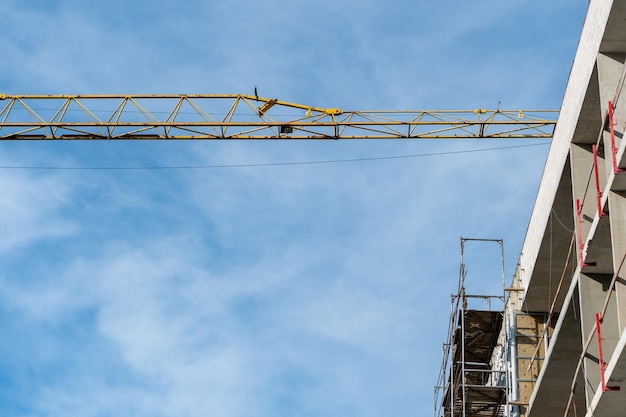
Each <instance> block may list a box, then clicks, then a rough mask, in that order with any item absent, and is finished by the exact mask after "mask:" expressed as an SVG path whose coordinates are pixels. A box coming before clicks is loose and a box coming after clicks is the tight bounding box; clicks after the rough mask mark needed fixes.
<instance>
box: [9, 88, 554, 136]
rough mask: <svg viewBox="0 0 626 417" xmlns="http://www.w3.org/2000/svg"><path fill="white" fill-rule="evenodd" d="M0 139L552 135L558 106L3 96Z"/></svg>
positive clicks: (204, 96)
mask: <svg viewBox="0 0 626 417" xmlns="http://www.w3.org/2000/svg"><path fill="white" fill-rule="evenodd" d="M0 106H1V107H0V140H72V139H75V140H76V139H88V140H99V139H108V140H110V139H120V140H124V139H165V140H169V139H171V140H176V139H215V140H225V139H275V140H288V139H458V138H493V139H512V138H551V137H552V133H553V130H554V126H555V124H556V119H557V116H558V111H556V110H500V109H497V110H486V109H477V110H371V111H363V110H359V111H344V110H341V109H338V108H320V107H312V106H306V105H302V104H296V103H289V102H283V101H279V100H278V99H275V98H272V99H270V98H263V97H257V96H252V95H243V94H166V95H151V94H150V95H149V94H137V95H107V94H97V95H6V94H2V95H0Z"/></svg>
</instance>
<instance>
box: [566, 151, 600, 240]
mask: <svg viewBox="0 0 626 417" xmlns="http://www.w3.org/2000/svg"><path fill="white" fill-rule="evenodd" d="M570 166H571V175H572V197H573V200H574V201H573V202H572V204H573V209H574V215H576V200H580V204H581V207H582V215H581V223H580V225H579V224H577V225H576V227H577V228H578V227H580V228H581V235H582V239H583V242H584V241H586V239H587V235H588V234H589V229H590V228H591V223H592V222H593V218H594V216H595V214H596V211H597V209H596V201H595V185H594V184H593V175H592V174H593V153H592V149H591V144H572V145H571V147H570Z"/></svg>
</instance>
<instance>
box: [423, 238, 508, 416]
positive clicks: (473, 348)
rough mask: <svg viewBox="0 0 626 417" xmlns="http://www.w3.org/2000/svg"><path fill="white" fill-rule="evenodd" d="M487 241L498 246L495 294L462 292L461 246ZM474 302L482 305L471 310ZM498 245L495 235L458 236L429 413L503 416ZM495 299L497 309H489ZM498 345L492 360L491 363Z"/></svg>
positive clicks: (505, 355)
mask: <svg viewBox="0 0 626 417" xmlns="http://www.w3.org/2000/svg"><path fill="white" fill-rule="evenodd" d="M469 241H479V242H493V243H497V244H498V245H499V247H500V253H501V275H502V276H501V279H502V288H503V292H502V294H501V295H476V294H467V293H466V290H465V278H466V269H465V263H464V252H465V244H466V243H467V242H469ZM474 300H483V301H485V302H486V303H487V309H475V308H472V306H471V305H470V304H471V303H472V301H474ZM505 301H506V299H505V293H504V246H503V241H502V240H501V239H471V238H463V237H462V238H461V266H460V273H459V283H458V291H457V293H456V294H452V295H451V308H450V321H449V327H448V339H447V342H446V343H444V344H443V351H442V367H441V371H440V374H439V378H438V382H437V385H436V386H435V407H434V416H435V417H497V416H504V415H509V410H510V407H509V404H508V393H509V389H510V385H511V384H510V381H509V379H510V377H509V372H508V369H507V368H508V362H509V359H508V355H509V353H508V350H509V349H508V346H507V341H506V337H505V338H504V340H503V339H502V337H501V335H502V329H503V328H506V317H505V315H504V305H505ZM494 302H497V303H498V307H500V306H501V309H500V308H498V309H494V308H493V307H494V306H493V303H494ZM498 347H499V355H500V358H499V359H498V363H495V358H496V356H497V354H495V350H496V348H498Z"/></svg>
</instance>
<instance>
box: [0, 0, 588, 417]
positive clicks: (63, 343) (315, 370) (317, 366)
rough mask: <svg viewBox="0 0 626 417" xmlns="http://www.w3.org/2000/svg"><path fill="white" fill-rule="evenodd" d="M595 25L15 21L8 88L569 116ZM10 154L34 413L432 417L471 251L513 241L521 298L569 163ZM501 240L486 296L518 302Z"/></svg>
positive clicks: (547, 21)
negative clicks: (545, 185) (586, 39)
mask: <svg viewBox="0 0 626 417" xmlns="http://www.w3.org/2000/svg"><path fill="white" fill-rule="evenodd" d="M586 6H587V2H586V1H582V0H581V1H576V2H573V1H570V0H553V1H550V2H530V1H521V0H509V1H495V0H484V1H483V0H479V1H473V2H467V1H461V0H450V1H448V2H443V3H441V2H439V3H437V2H432V1H428V2H427V1H421V0H417V1H416V0H412V1H408V0H406V1H405V0H396V1H389V0H385V1H383V0H359V1H356V0H333V1H327V0H321V1H317V2H301V1H297V0H266V1H258V0H254V1H253V0H240V1H232V0H213V1H210V2H209V1H206V2H203V1H199V0H187V1H173V0H170V1H166V0H153V1H150V2H148V1H145V0H143V1H140V0H124V1H121V0H110V1H107V2H88V1H78V0H75V1H71V0H57V1H49V0H39V1H35V0H32V1H4V2H2V3H1V4H0V14H1V16H2V17H3V19H2V22H3V24H2V26H3V27H2V31H1V32H0V50H2V52H3V60H2V61H3V63H2V65H1V66H0V89H1V90H2V91H0V92H2V93H7V94H31V93H45V94H55V93H57V94H81V93H83V94H84V93H120V94H129V93H232V94H236V93H244V94H252V93H253V90H254V86H257V87H258V90H259V95H262V96H266V97H277V98H279V99H281V100H285V101H292V102H297V103H302V104H307V105H311V106H319V107H340V108H343V109H346V110H359V109H405V108H408V109H473V108H478V107H486V108H495V107H496V106H497V105H498V103H499V102H500V103H501V108H503V109H520V108H522V109H558V108H559V107H560V104H561V99H562V96H563V92H564V88H565V84H566V81H567V77H568V74H569V69H570V67H571V63H572V60H573V57H574V52H575V48H576V45H577V41H578V37H579V33H580V29H581V26H582V22H583V19H584V13H585V9H586ZM0 147H1V150H0V167H1V168H0V187H1V189H2V190H3V193H2V194H3V197H2V199H0V216H2V220H0V235H1V236H2V240H1V241H0V320H1V323H2V326H1V328H2V342H0V409H1V410H2V413H1V414H2V415H3V416H19V417H44V416H64V417H74V416H76V417H78V416H81V417H92V416H93V417H95V416H138V417H143V416H151V417H160V416H177V417H178V416H189V417H196V416H211V417H221V416H228V417H251V416H252V417H277V416H298V417H300V416H301V417H309V416H310V417H339V416H341V417H346V416H359V417H378V416H394V417H409V416H411V417H421V416H431V415H432V414H433V386H434V384H435V382H436V378H437V375H438V372H439V368H440V361H441V344H442V342H443V341H444V339H445V337H446V331H447V321H448V314H449V308H450V304H449V302H450V294H451V293H453V292H455V291H456V283H457V278H458V269H459V238H460V237H461V236H465V237H476V238H478V237H480V238H503V239H504V241H505V254H506V275H507V280H509V279H510V276H511V274H512V272H513V267H514V265H515V263H516V261H517V254H518V252H519V250H520V248H521V243H522V241H523V237H524V233H525V230H526V226H527V223H528V219H529V215H530V211H531V208H532V204H533V201H534V198H535V193H536V190H537V186H538V183H539V178H540V175H541V171H542V168H543V164H544V161H545V157H546V154H547V150H548V145H547V144H546V142H545V141H514V140H509V141H504V142H493V141H462V140H460V141H361V142H342V141H340V142H297V143H284V142H281V143H271V142H259V143H250V142H241V143H228V142H221V143H217V142H215V143H214V142H178V143H165V142H137V143H133V142H115V143H105V142H99V143H86V142H72V143H42V142H33V143H17V142H5V143H1V144H0ZM503 147H510V149H501V148H503ZM495 148H498V149H495ZM433 154H436V155H433ZM408 155H414V156H413V157H411V158H401V159H387V160H384V159H383V160H374V161H362V162H343V163H324V164H302V165H282V166H280V165H279V166H276V165H274V166H254V167H253V166H250V167H238V168H234V167H230V168H226V167H221V168H220V166H224V165H258V164H279V163H285V162H316V161H330V160H345V159H358V158H380V157H388V156H408ZM199 165H203V166H212V168H204V169H191V168H190V169H184V168H183V169H107V170H104V169H68V168H98V167H109V168H141V167H172V166H177V167H185V166H187V167H192V166H199ZM26 167H30V168H26ZM43 167H46V168H51V169H41V168H43ZM38 168H39V169H38ZM55 168H65V169H55ZM484 245H485V246H481V245H478V246H474V245H471V246H469V247H468V260H467V264H468V269H469V271H470V274H469V276H468V277H469V279H471V281H470V282H469V284H468V287H469V290H470V292H475V293H481V294H498V293H499V291H501V282H500V276H499V273H498V268H499V263H498V262H499V252H498V250H497V247H491V246H489V245H486V244H484ZM494 265H495V268H494ZM475 271H489V273H482V272H481V273H476V272H475Z"/></svg>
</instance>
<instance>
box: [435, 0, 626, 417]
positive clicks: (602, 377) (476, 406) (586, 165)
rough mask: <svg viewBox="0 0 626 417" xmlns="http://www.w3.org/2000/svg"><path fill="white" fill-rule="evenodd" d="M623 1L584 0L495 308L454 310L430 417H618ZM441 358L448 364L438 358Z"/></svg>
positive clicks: (463, 301)
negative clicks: (550, 133) (510, 269)
mask: <svg viewBox="0 0 626 417" xmlns="http://www.w3.org/2000/svg"><path fill="white" fill-rule="evenodd" d="M625 60H626V1H622V0H615V1H613V0H591V1H590V2H589V9H588V12H587V16H586V19H585V23H584V27H583V30H582V35H581V38H580V42H579V45H578V50H577V52H576V56H575V59H574V63H573V66H572V70H571V74H570V77H569V81H568V85H567V89H566V92H565V95H564V100H563V104H562V107H561V112H560V115H559V119H558V122H557V125H556V128H555V132H554V137H553V142H552V146H551V148H550V152H549V155H548V158H547V162H546V166H545V170H544V174H543V177H542V180H541V183H540V187H539V191H538V196H537V199H536V202H535V206H534V209H533V212H532V216H531V219H530V223H529V226H528V230H527V233H526V238H525V241H524V244H523V247H522V250H521V255H520V260H519V263H518V268H517V270H516V273H515V276H514V277H513V282H512V283H510V284H509V285H508V287H506V288H505V289H504V292H503V295H502V301H503V302H502V309H501V310H499V311H497V310H496V311H484V310H473V309H472V307H471V305H469V304H468V302H467V301H468V299H469V297H470V296H469V295H467V294H465V293H464V290H463V288H464V287H463V286H462V285H460V287H459V288H460V289H459V294H458V300H459V301H458V302H457V303H456V304H455V303H454V302H453V308H452V319H451V326H450V328H451V331H450V334H449V340H448V341H447V343H446V344H445V345H444V365H443V367H442V369H443V371H442V374H441V376H440V380H439V382H438V384H437V386H436V389H435V393H436V395H435V397H436V399H435V416H436V417H439V416H446V417H456V416H498V415H507V416H528V417H554V416H588V417H591V416H595V417H615V416H626V351H625V349H624V348H625V345H626V331H625V329H626V280H625V278H626V265H624V264H625V263H626V262H625V259H626V155H625V148H626V141H625V140H622V136H623V133H624V131H625V130H626V92H624V93H622V90H623V86H624V78H625V67H624V62H625ZM446 355H447V356H446Z"/></svg>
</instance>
